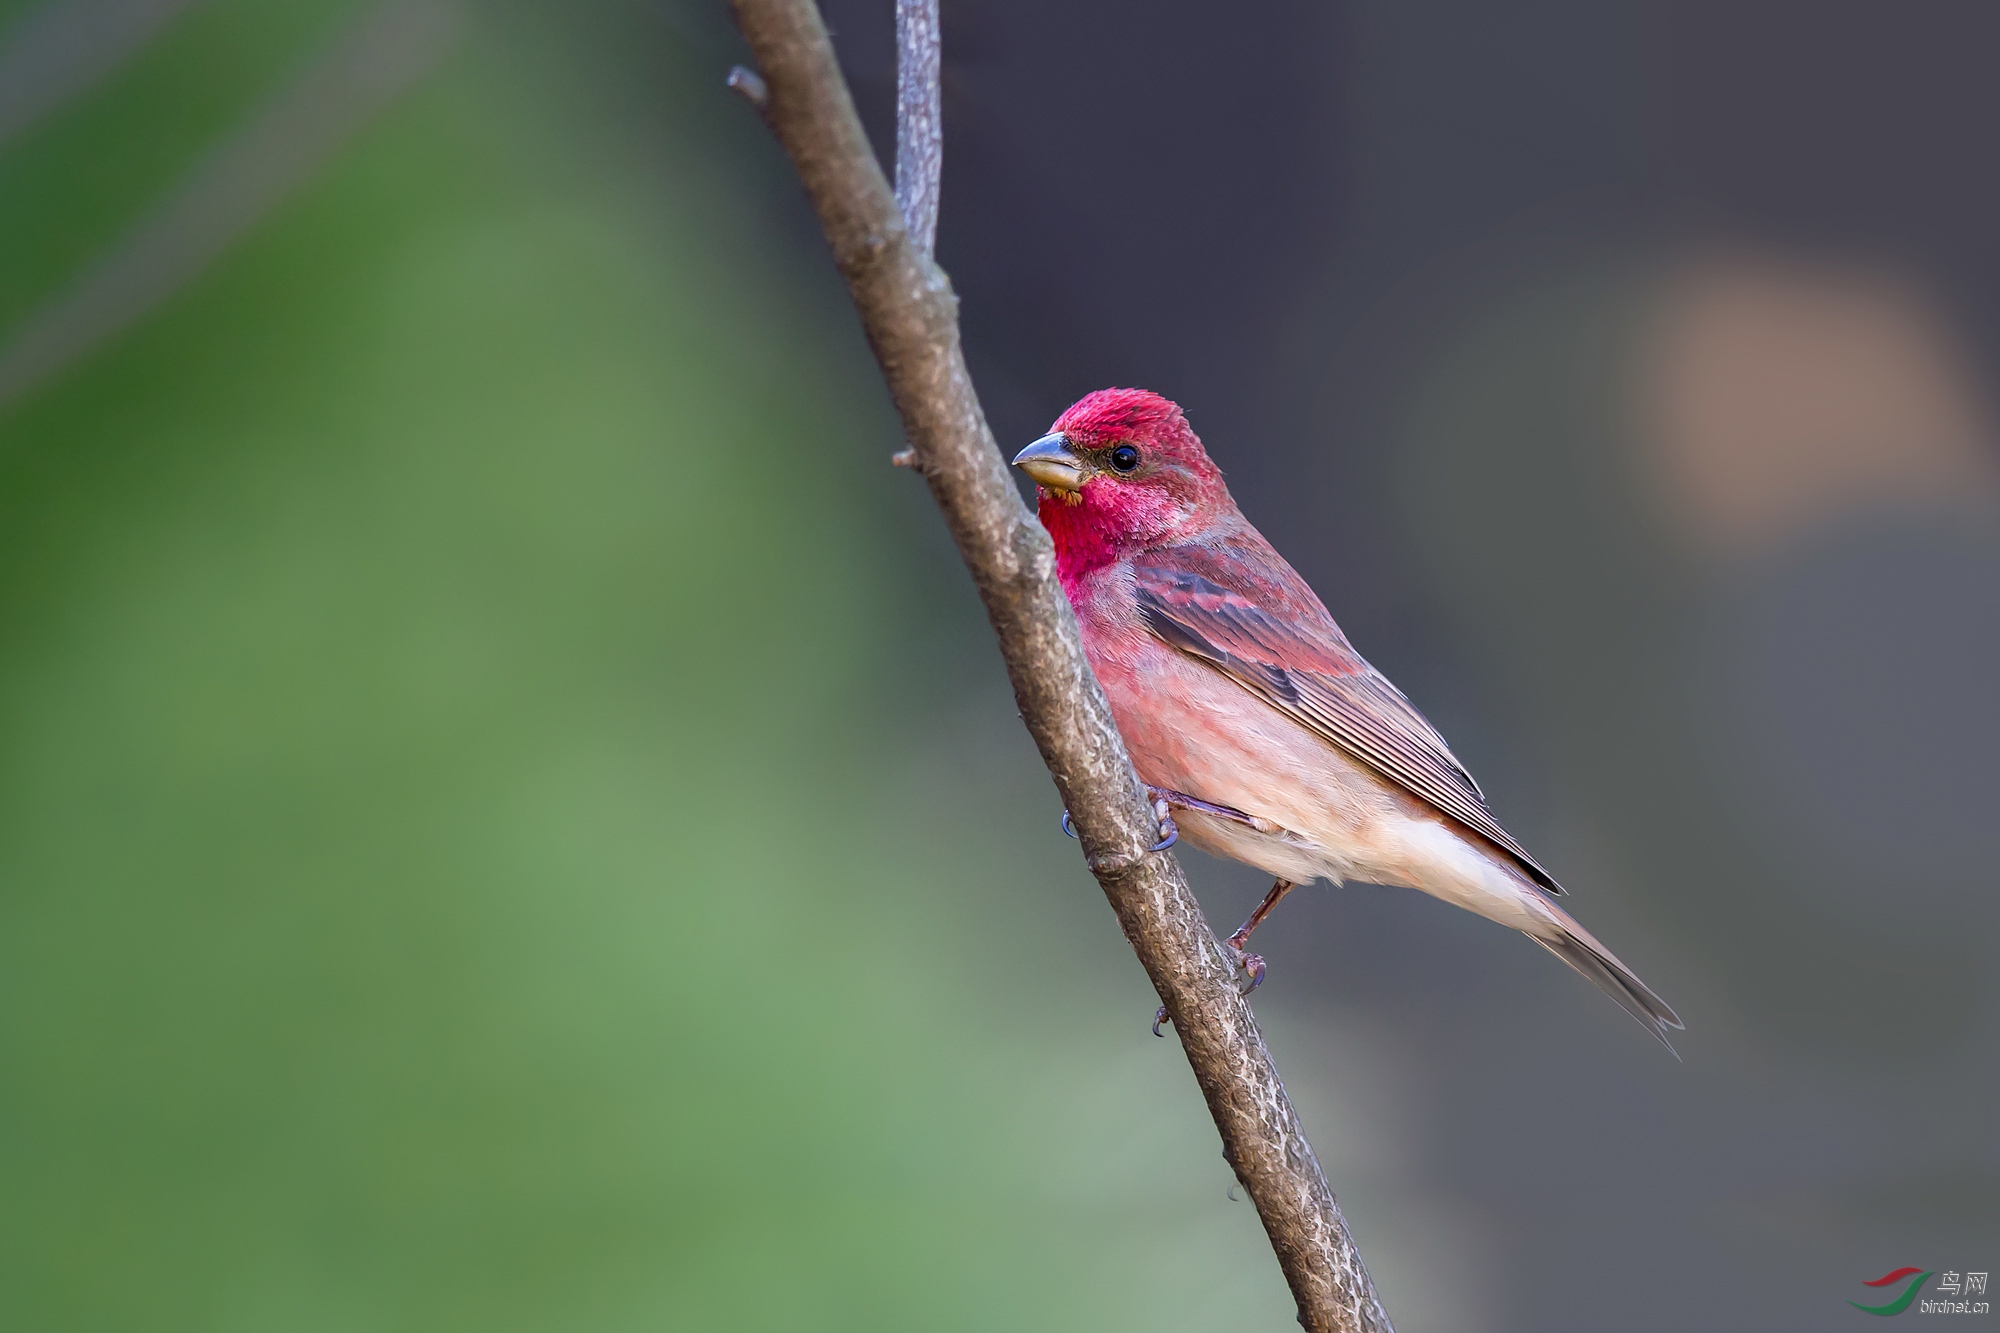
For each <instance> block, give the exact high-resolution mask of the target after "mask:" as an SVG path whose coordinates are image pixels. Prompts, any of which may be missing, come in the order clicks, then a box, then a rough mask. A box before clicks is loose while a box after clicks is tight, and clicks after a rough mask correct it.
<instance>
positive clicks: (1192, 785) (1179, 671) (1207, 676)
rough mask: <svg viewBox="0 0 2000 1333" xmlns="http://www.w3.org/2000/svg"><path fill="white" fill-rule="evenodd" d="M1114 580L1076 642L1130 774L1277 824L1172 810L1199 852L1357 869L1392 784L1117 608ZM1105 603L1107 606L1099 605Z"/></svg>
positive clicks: (1268, 863)
mask: <svg viewBox="0 0 2000 1333" xmlns="http://www.w3.org/2000/svg"><path fill="white" fill-rule="evenodd" d="M1115 594H1116V589H1115V587H1114V588H1112V589H1109V590H1105V591H1102V592H1100V593H1099V597H1100V598H1102V601H1101V602H1099V603H1097V604H1093V603H1092V602H1090V601H1085V602H1084V604H1083V605H1080V606H1078V608H1077V609H1078V612H1079V615H1078V619H1079V622H1080V623H1081V625H1082V627H1083V641H1084V649H1085V651H1086V652H1087V653H1088V655H1089V657H1090V664H1091V667H1092V669H1093V670H1094V671H1096V673H1097V678H1098V680H1099V681H1100V682H1101V683H1102V684H1103V686H1104V693H1105V697H1106V699H1107V700H1108V701H1109V703H1110V705H1111V714H1112V717H1113V718H1114V719H1115V720H1116V722H1117V723H1118V730H1119V732H1120V734H1121V735H1123V737H1124V738H1125V745H1126V748H1127V749H1128V750H1130V751H1131V754H1132V763H1133V765H1134V766H1135V767H1136V768H1137V769H1138V770H1139V776H1140V777H1141V778H1142V779H1143V780H1145V781H1146V782H1149V783H1151V784H1152V785H1154V786H1156V787H1166V788H1170V789H1172V790H1174V791H1179V792H1185V793H1186V794H1188V795H1190V796H1195V797H1199V798H1200V799H1202V800H1204V801H1209V802H1212V803H1214V804H1216V805H1225V806H1229V807H1231V808H1232V809H1236V810H1241V811H1243V812H1245V813H1246V814H1251V815H1256V816H1258V817H1260V818H1262V819H1265V820H1268V821H1270V822H1271V823H1273V824H1276V825H1278V826H1279V827H1280V828H1281V829H1283V830H1284V833H1282V834H1279V835H1273V834H1268V833H1260V832H1258V831H1257V830H1255V829H1251V828H1248V827H1245V826H1244V825H1241V824H1238V823H1235V822H1233V821H1230V820H1227V819H1218V818H1216V817H1214V816H1209V815H1202V814H1200V813H1199V812H1194V813H1188V814H1186V815H1185V816H1184V815H1183V814H1182V813H1176V815H1175V819H1176V820H1177V821H1178V822H1179V823H1180V826H1181V830H1182V833H1183V834H1184V835H1185V836H1186V837H1187V839H1188V841H1190V842H1192V843H1193V844H1194V845H1196V846H1198V847H1200V848H1201V849H1202V850H1204V851H1207V852H1211V853H1214V854H1215V855H1218V856H1224V857H1228V858H1229V859H1231V860H1236V861H1242V862H1244V863H1246V864H1249V865H1254V866H1257V867H1259V868H1261V869H1263V870H1266V871H1269V872H1270V873H1271V874H1273V875H1279V876H1282V877H1284V878H1287V879H1292V880H1297V881H1306V880H1311V879H1315V878H1319V877H1321V876H1325V877H1327V878H1332V879H1346V878H1349V877H1350V876H1361V877H1365V874H1366V869H1365V867H1366V866H1367V865H1368V864H1369V863H1371V861H1372V860H1373V859H1374V858H1373V857H1372V855H1371V850H1372V844H1373V842H1375V841H1376V840H1377V838H1378V830H1380V829H1381V827H1382V826H1383V823H1384V820H1385V819H1388V818H1392V817H1400V816H1401V815H1402V814H1403V811H1402V806H1403V805H1405V804H1407V800H1406V798H1404V797H1403V796H1402V794H1401V793H1400V792H1397V791H1395V790H1393V789H1392V788H1390V787H1389V786H1388V784H1386V783H1385V782H1384V781H1383V780H1382V779H1381V778H1380V777H1379V776H1377V775H1376V774H1375V773H1374V772H1373V771H1372V770H1370V769H1368V768H1366V767H1365V766H1364V765H1362V764H1360V763H1358V762H1356V761H1355V760H1354V759H1352V758H1351V757H1350V756H1348V755H1347V754H1345V753H1344V752H1342V751H1340V750H1339V749H1337V748H1336V747H1334V746H1333V745H1331V744H1330V743H1328V742H1327V741H1325V740H1324V739H1322V738H1321V737H1319V736H1318V735H1316V734H1314V733H1313V732H1311V731H1309V730H1307V729H1306V728H1305V727H1303V726H1301V725H1299V724H1298V723H1296V722H1294V721H1292V719H1290V718H1289V717H1286V716H1285V715H1284V714H1282V713H1280V712H1278V711H1277V710H1276V709H1274V708H1272V707H1270V706H1269V705H1268V704H1266V703H1264V702H1263V701H1262V700H1261V699H1258V698H1257V697H1256V696H1255V695H1253V694H1251V693H1250V692H1249V691H1248V690H1246V689H1244V688H1243V687H1242V686H1240V685H1238V684H1236V683H1235V682H1234V681H1232V680H1230V679H1229V678H1228V677H1226V676H1224V675H1223V674H1222V673H1221V672H1219V671H1217V670H1215V669H1214V668H1213V667H1210V666H1208V665H1206V664H1204V663H1202V662H1199V661H1197V660H1195V659H1194V658H1192V657H1189V656H1188V655H1187V654H1185V653H1182V652H1180V651H1179V650H1178V649H1175V648H1172V647H1169V646H1168V645H1167V644H1165V643H1164V642H1162V641H1161V640H1160V639H1158V638H1157V637H1155V636H1154V635H1153V634H1152V633H1151V632H1150V631H1149V630H1147V629H1145V628H1144V627H1143V625H1141V624H1140V623H1139V619H1138V615H1137V611H1136V608H1134V609H1133V610H1132V611H1131V612H1130V613H1129V614H1127V615H1120V614H1119V613H1118V607H1117V606H1116V603H1115ZM1104 603H1110V604H1109V605H1106V604H1104Z"/></svg>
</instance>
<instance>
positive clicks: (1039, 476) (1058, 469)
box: [1014, 431, 1083, 495]
mask: <svg viewBox="0 0 2000 1333" xmlns="http://www.w3.org/2000/svg"><path fill="white" fill-rule="evenodd" d="M1014 466H1015V467H1017V468H1019V469H1021V471H1023V472H1025V473H1027V474H1028V475H1029V476H1030V477H1033V478H1034V479H1035V484H1036V485H1037V486H1040V487H1042V488H1043V489H1044V490H1051V491H1055V492H1057V493H1058V494H1061V495H1074V494H1076V493H1077V492H1078V491H1080V490H1082V489H1083V462H1082V460H1081V459H1079V458H1078V457H1077V456H1076V454H1075V453H1074V452H1072V451H1071V449H1070V447H1069V441H1068V440H1066V439H1064V438H1063V436H1062V433H1061V432H1060V431H1058V432H1056V433H1055V434H1053V435H1044V436H1042V438H1041V439H1039V440H1036V441H1035V442H1034V443H1033V444H1031V445H1029V446H1028V447H1027V448H1025V449H1023V450H1022V451H1021V452H1020V453H1018V454H1015V455H1014Z"/></svg>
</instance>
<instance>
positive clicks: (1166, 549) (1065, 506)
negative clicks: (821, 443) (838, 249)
mask: <svg viewBox="0 0 2000 1333" xmlns="http://www.w3.org/2000/svg"><path fill="white" fill-rule="evenodd" d="M1014 466H1016V467H1018V468H1019V469H1020V470H1021V471H1022V472H1023V473H1025V474H1026V475H1027V476H1028V477H1029V478H1030V479H1032V480H1033V481H1034V483H1035V487H1036V497H1037V514H1038V516H1039V517H1040V519H1041V522H1042V526H1043V527H1044V528H1046V529H1047V530H1048V533H1049V536H1050V538H1051V539H1052V541H1053V543H1054V547H1055V567H1056V576H1057V578H1058V580H1059V581H1060V583H1061V585H1062V590H1063V593H1064V594H1065V595H1066V596H1067V597H1068V599H1069V604H1070V606H1071V608H1072V609H1073V610H1074V611H1075V612H1076V620H1077V625H1078V628H1079V629H1080V630H1081V632H1082V642H1083V648H1084V652H1085V655H1086V656H1087V657H1088V659H1089V661H1090V665H1091V669H1092V670H1093V671H1094V672H1095V673H1096V676H1097V679H1098V681H1099V682H1100V684H1101V685H1102V686H1103V689H1104V694H1105V698H1106V700H1107V701H1108V702H1109V704H1110V706H1111V714H1112V719H1113V720H1114V721H1115V722H1116V723H1117V726H1118V730H1119V733H1120V734H1121V735H1122V736H1123V738H1124V740H1125V745H1126V748H1127V750H1128V751H1130V753H1131V756H1132V763H1133V766H1134V767H1135V768H1136V769H1137V770H1138V773H1139V777H1140V779H1141V780H1142V781H1143V782H1144V783H1145V785H1146V787H1147V790H1148V791H1149V793H1150V794H1151V795H1152V796H1153V798H1154V800H1155V812H1156V814H1158V815H1159V817H1160V818H1161V821H1162V825H1161V826H1162V830H1163V832H1166V833H1167V835H1168V836H1166V837H1163V838H1162V845H1165V844H1166V843H1168V842H1170V841H1171V839H1172V836H1173V835H1174V833H1176V832H1177V833H1178V834H1179V836H1182V837H1185V838H1186V839H1187V841H1188V842H1190V843H1192V844H1193V845H1194V846H1196V847H1199V848H1201V849H1202V850H1203V851H1205V852H1209V853H1211V854H1212V855H1215V856H1219V857H1223V858H1227V859H1229V860H1234V861H1239V862H1242V863H1244V864H1246V865H1249V866H1252V867H1255V868H1256V869H1258V870H1261V871H1263V872H1264V873H1266V874H1269V875H1272V876H1274V877H1275V883H1274V884H1273V885H1272V888H1271V891H1270V892H1269V893H1267V894H1266V895H1265V897H1264V900H1263V901H1262V902H1261V903H1260V904H1259V905H1258V907H1257V909H1256V911H1254V912H1253V913H1252V914H1251V916H1250V918H1249V919H1248V920H1247V921H1245V922H1244V923H1243V926H1242V928H1241V929H1239V930H1238V931H1237V932H1236V933H1235V934H1234V935H1232V936H1231V937H1230V938H1229V941H1228V943H1229V946H1230V948H1231V950H1232V951H1233V953H1234V956H1235V958H1236V961H1237V966H1238V967H1239V968H1240V969H1241V970H1242V972H1243V974H1244V981H1243V983H1242V990H1243V992H1244V993H1245V994H1248V993H1249V991H1250V990H1253V989H1255V987H1256V986H1257V985H1258V984H1259V983H1261V982H1262V981H1263V980H1264V977H1265V973H1266V965H1265V963H1264V960H1263V959H1262V958H1261V957H1259V956H1258V955H1256V954H1253V953H1250V952H1249V942H1250V936H1251V933H1252V932H1253V931H1255V930H1256V929H1257V927H1258V926H1259V925H1260V924H1262V923H1263V922H1264V920H1265V919H1266V918H1267V917H1268V916H1269V915H1270V914H1271V911H1272V909H1273V908H1275V907H1276V906H1277V905H1278V903H1279V901H1280V900H1281V899H1283V898H1284V897H1285V895H1286V894H1287V893H1289V892H1290V891H1291V890H1292V889H1293V888H1294V887H1296V886H1298V885H1301V884H1308V883H1312V882H1314V881H1317V880H1326V881H1329V882H1331V883H1333V884H1335V885H1338V884H1341V883H1344V882H1347V881H1350V880H1354V881H1360V882H1363V883H1370V884H1381V885H1389V886H1399V887H1405V888H1412V889H1418V890H1420V891H1422V892H1424V893H1428V894H1430V895H1432V896H1433V897H1436V898H1441V899H1443V900H1444V901H1445V902H1448V903H1453V904H1455V905H1457V906H1459V907H1463V908H1465V909H1467V910H1468V911H1471V912H1474V913H1477V914H1478V915H1480V916H1483V917H1485V918H1487V919H1488V920H1490V921H1495V922H1498V923H1499V924H1501V925H1503V926H1509V927H1512V928H1513V929H1515V930H1518V931H1520V932H1521V933H1522V934H1524V935H1526V936H1527V937H1528V938H1529V939H1531V940H1533V941H1534V942H1535V943H1537V944H1539V945H1541V946H1542V947H1543V948H1544V949H1547V950H1548V951H1549V952H1550V953H1552V954H1554V955H1555V956H1556V957H1558V958H1560V959H1562V960H1563V962H1565V963H1567V964H1569V965H1570V966H1571V967H1573V968H1575V969H1576V970H1577V971H1578V972H1580V973H1582V974H1583V976H1585V977H1586V978H1588V979H1589V980H1590V981H1592V982H1593V983H1595V984H1596V985H1597V987H1598V988H1599V989H1601V990H1602V991H1604V993H1605V994H1607V995H1609V996H1610V997H1611V998H1612V999H1613V1000H1615V1001H1617V1003H1618V1004H1619V1005H1620V1006H1621V1007H1622V1008H1623V1009H1624V1010H1625V1011H1626V1012H1627V1013H1629V1014H1630V1015H1631V1016H1632V1017H1633V1018H1635V1019H1637V1020H1638V1021H1639V1022H1640V1024H1642V1025H1643V1026H1644V1027H1646V1028H1647V1030H1649V1031H1650V1032H1652V1033H1653V1035H1654V1036H1655V1037H1657V1038H1658V1039H1659V1040H1660V1042H1661V1043H1662V1044H1664V1045H1665V1046H1666V1047H1667V1049H1668V1050H1669V1051H1672V1050H1673V1043H1672V1042H1671V1041H1669V1040H1668V1037H1667V1033H1668V1031H1669V1030H1681V1029H1682V1028H1683V1024H1682V1023H1681V1020H1680V1018H1679V1017H1678V1016H1677V1015H1676V1014H1675V1013H1674V1011H1673V1009H1672V1008H1671V1007H1670V1006H1669V1005H1668V1004H1667V1003H1666V1001H1664V1000H1662V999H1661V998H1660V997H1659V996H1658V995H1656V994H1655V993H1654V992H1653V990H1652V988H1650V987H1649V986H1647V985H1646V983H1645V982H1643V981H1641V980H1640V979H1639V978H1638V976H1636V975H1635V974H1634V973H1633V971H1632V969H1630V968H1628V967H1626V966H1625V964H1623V963H1621V962H1620V961H1618V958H1617V956H1616V955H1614V954H1613V953H1612V952H1611V951H1610V950H1609V949H1607V948H1605V947H1604V945H1603V944H1601V943H1599V942H1598V940H1597V939H1596V937H1595V936H1593V935H1591V933H1590V932H1589V931H1587V930H1585V929H1584V928H1583V926H1582V925H1580V924H1579V923H1578V922H1577V921H1576V919H1575V918H1574V917H1572V916H1571V915H1570V914H1569V913H1568V912H1566V911H1564V910H1563V909H1562V907H1560V906H1559V905H1558V904H1557V903H1556V901H1555V900H1556V899H1557V898H1558V897H1560V896H1562V895H1563V893H1564V890H1563V888H1562V886H1561V885H1560V884H1558V883H1557V882H1556V880H1555V878H1554V877H1553V876H1552V875H1550V874H1549V872H1548V871H1547V870H1546V869H1544V868H1543V867H1542V865H1541V864H1540V863H1539V862H1538V861H1536V860H1535V858H1534V857H1533V856H1531V855H1530V854H1529V853H1528V851H1527V849H1526V848H1524V847H1523V846H1522V845H1521V844H1520V843H1519V842H1518V841H1516V840H1515V838H1514V837H1513V835H1512V834H1510V833H1508V832H1507V830H1506V829H1505V828H1503V827H1502V826H1501V824H1500V821H1499V820H1498V819H1496V818H1495V817H1494V815H1493V812H1492V811H1491V810H1490V809H1489V808H1488V807H1487V804H1486V797H1485V793H1484V792H1482V791H1481V790H1480V787H1479V784H1478V783H1476V782H1474V781H1473V779H1472V775H1471V774H1470V773H1468V772H1466V770H1465V766H1464V765H1463V764H1461V763H1459V761H1458V759H1457V758H1456V757H1455V756H1453V754H1452V752H1451V749H1450V747H1449V746H1447V745H1446V744H1445V742H1444V738H1443V737H1441V736H1440V735H1438V732H1437V729H1436V728H1434V727H1433V726H1431V724H1430V723H1429V722H1428V721H1427V720H1425V718H1424V716H1423V714H1422V713H1420V712H1418V711H1417V709H1416V707H1415V705H1413V704H1412V703H1411V702H1410V701H1409V699H1407V698H1406V697H1405V696H1404V695H1403V693H1402V691H1401V690H1399V689H1397V688H1396V687H1395V686H1394V685H1392V684H1390V682H1389V680H1388V678H1387V677H1386V676H1384V675H1383V674H1382V673H1381V672H1379V671H1377V670H1376V669H1375V668H1374V667H1372V666H1370V665H1369V664H1368V662H1367V661H1366V660H1365V659H1364V658H1363V657H1362V656H1361V655H1360V654H1359V653H1358V652H1356V651H1355V650H1354V647H1353V646H1352V645H1351V644H1350V643H1349V642H1348V640H1347V636H1346V635H1345V634H1344V633H1342V632H1341V629H1340V626H1339V625H1338V624H1336V623H1335V622H1334V618H1333V616H1332V614H1331V613H1330V612H1328V610H1327V609H1326V606H1325V604H1324V603H1323V602H1321V601H1320V599H1319V597H1318V596H1317V595H1316V594H1315V593H1314V592H1313V590H1312V588H1311V587H1310V586H1309V585H1308V584H1307V583H1306V581H1305V580H1304V579H1303V578H1301V577H1300V576H1299V574H1298V572H1297V571H1296V570H1294V569H1293V568H1292V567H1291V565H1290V564H1288V563H1286V561H1285V559H1284V557H1283V556H1281V555H1279V554H1278V552H1277V550H1276V549H1275V548H1273V547H1272V545H1271V544H1270V542H1268V541H1266V540H1265V539H1264V537H1263V535H1262V534H1261V533H1259V532H1258V531H1257V529H1256V528H1254V527H1252V526H1251V525H1250V522H1249V520H1248V519H1246V518H1244V516H1243V513H1242V511H1241V510H1240V509H1238V508H1237V506H1236V501H1235V499H1234V498H1233V497H1232V496H1231V495H1230V493H1229V487H1228V485H1227V484H1226V483H1225V481H1224V479H1223V475H1222V471H1221V469H1220V468H1218V467H1217V466H1216V465H1215V463H1214V462H1213V460H1211V459H1210V458H1209V456H1208V453H1207V451H1206V450H1205V449H1203V448H1202V444H1201V441H1200V439H1198V438H1197V437H1196V435H1195V433H1194V430H1193V428H1192V427H1190V426H1189V424H1188V420H1187V416H1186V414H1185V413H1184V412H1183V411H1182V410H1181V408H1180V406H1179V405H1178V404H1176V403H1174V402H1171V401H1170V400H1168V399H1166V398H1164V397H1162V396H1160V395H1159V394H1156V393H1152V392H1150V391H1147V390H1144V389H1101V390H1098V391H1097V392H1095V393H1091V394H1087V395H1085V396H1084V397H1083V398H1081V399H1079V400H1078V401H1077V402H1076V403H1074V404H1073V405H1071V406H1070V407H1069V409H1068V410H1066V411H1065V412H1063V413H1062V415H1061V416H1059V417H1057V418H1056V420H1055V423H1054V424H1053V425H1052V426H1051V427H1050V429H1049V432H1048V433H1047V434H1045V435H1043V436H1042V437H1041V438H1040V439H1037V440H1036V441H1034V442H1033V443H1032V444H1030V445H1028V447H1027V448H1025V449H1023V450H1021V452H1020V453H1019V454H1018V455H1017V456H1016V457H1015V459H1014ZM1065 826H1067V816H1065ZM1154 1031H1155V1032H1156V1033H1157V1032H1158V1031H1159V1023H1158V1021H1156V1022H1155V1024H1154ZM1676 1058H1678V1053H1676Z"/></svg>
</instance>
